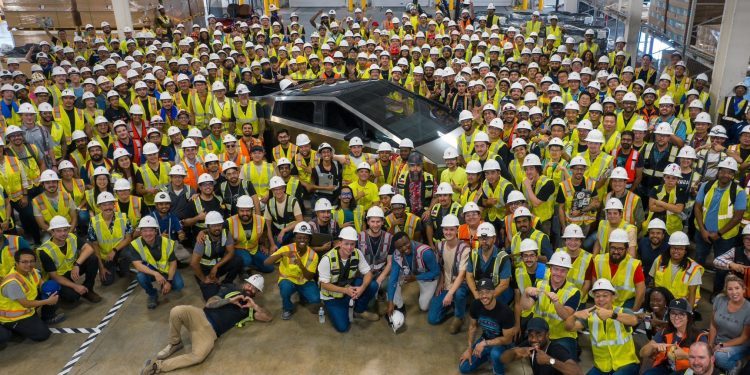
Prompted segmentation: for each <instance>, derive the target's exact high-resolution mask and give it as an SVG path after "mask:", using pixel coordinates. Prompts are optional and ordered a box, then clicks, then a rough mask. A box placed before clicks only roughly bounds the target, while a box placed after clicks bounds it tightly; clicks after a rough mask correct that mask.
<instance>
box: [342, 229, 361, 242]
mask: <svg viewBox="0 0 750 375" xmlns="http://www.w3.org/2000/svg"><path fill="white" fill-rule="evenodd" d="M357 237H358V236H357V230H356V229H354V228H352V227H346V228H342V229H341V232H339V238H340V239H342V240H349V241H356V240H357Z"/></svg>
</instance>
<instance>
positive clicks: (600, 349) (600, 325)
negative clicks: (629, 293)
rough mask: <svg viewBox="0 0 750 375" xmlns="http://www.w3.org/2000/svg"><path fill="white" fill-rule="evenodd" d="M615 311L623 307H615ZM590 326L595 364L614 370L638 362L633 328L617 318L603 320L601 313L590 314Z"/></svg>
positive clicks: (619, 310) (600, 368)
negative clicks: (600, 316)
mask: <svg viewBox="0 0 750 375" xmlns="http://www.w3.org/2000/svg"><path fill="white" fill-rule="evenodd" d="M614 311H615V313H618V314H620V313H622V312H623V308H622V307H615V308H614ZM587 322H588V328H589V332H591V351H592V353H593V354H594V366H595V367H596V368H597V369H598V370H599V371H602V372H613V371H617V370H619V369H620V368H622V367H624V366H627V365H629V364H631V363H638V355H637V354H636V353H635V344H634V343H633V329H632V328H630V327H628V326H626V325H624V324H622V323H620V322H619V321H617V320H615V319H607V320H601V319H600V318H599V315H597V314H596V313H593V314H591V315H589V317H588V319H587Z"/></svg>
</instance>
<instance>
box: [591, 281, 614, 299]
mask: <svg viewBox="0 0 750 375" xmlns="http://www.w3.org/2000/svg"><path fill="white" fill-rule="evenodd" d="M598 290H608V291H610V292H612V294H614V295H617V290H616V289H615V287H614V286H612V282H611V281H609V280H607V279H599V280H596V281H594V285H593V286H591V291H590V292H589V295H590V296H591V297H593V296H594V292H596V291H598Z"/></svg>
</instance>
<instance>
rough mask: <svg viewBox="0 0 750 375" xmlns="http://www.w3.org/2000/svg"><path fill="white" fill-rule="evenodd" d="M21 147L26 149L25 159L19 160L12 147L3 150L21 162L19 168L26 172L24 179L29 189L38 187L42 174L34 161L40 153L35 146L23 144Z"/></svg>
mask: <svg viewBox="0 0 750 375" xmlns="http://www.w3.org/2000/svg"><path fill="white" fill-rule="evenodd" d="M23 147H24V148H25V149H26V159H21V158H19V157H18V154H16V152H15V150H13V148H12V147H10V148H8V147H6V148H5V150H6V152H8V151H10V152H12V153H13V156H14V157H15V158H16V159H18V160H20V161H21V166H22V167H23V169H24V170H25V171H26V178H28V179H29V184H30V185H31V186H30V187H35V186H37V185H39V176H41V174H42V172H41V170H40V168H39V163H37V160H36V158H37V156H41V153H40V152H39V149H38V148H37V147H36V145H32V144H25V145H23Z"/></svg>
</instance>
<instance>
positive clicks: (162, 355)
mask: <svg viewBox="0 0 750 375" xmlns="http://www.w3.org/2000/svg"><path fill="white" fill-rule="evenodd" d="M183 347H184V346H183V345H182V342H179V343H177V344H175V345H172V344H169V345H167V346H166V347H165V348H164V349H162V350H161V351H160V352H159V353H157V354H156V359H167V358H169V357H170V356H172V354H174V353H176V352H177V351H179V350H182V348H183Z"/></svg>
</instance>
